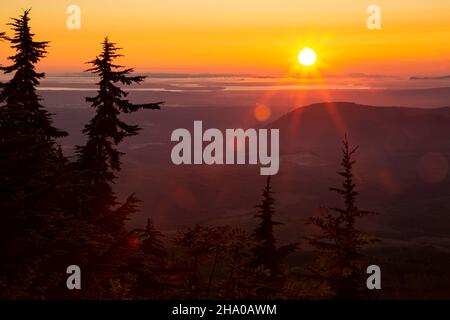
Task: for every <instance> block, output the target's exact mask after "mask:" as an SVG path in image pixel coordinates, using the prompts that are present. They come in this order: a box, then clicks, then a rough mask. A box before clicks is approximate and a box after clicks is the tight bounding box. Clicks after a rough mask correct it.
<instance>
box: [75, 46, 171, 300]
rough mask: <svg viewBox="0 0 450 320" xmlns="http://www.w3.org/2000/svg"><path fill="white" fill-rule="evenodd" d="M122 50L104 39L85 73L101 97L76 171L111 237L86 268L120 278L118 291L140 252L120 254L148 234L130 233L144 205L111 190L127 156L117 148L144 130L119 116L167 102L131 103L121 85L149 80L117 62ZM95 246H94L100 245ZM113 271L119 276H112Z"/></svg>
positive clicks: (92, 214)
mask: <svg viewBox="0 0 450 320" xmlns="http://www.w3.org/2000/svg"><path fill="white" fill-rule="evenodd" d="M119 50H120V49H119V48H118V47H116V45H115V44H114V43H112V42H110V41H109V40H108V38H105V39H104V41H103V43H102V52H101V54H100V55H99V56H98V57H97V58H95V59H94V60H92V61H90V62H89V64H91V65H92V68H90V69H88V70H86V71H87V72H91V73H93V74H96V75H98V76H99V78H100V80H99V82H98V83H97V85H98V91H97V95H96V96H95V97H88V98H86V101H87V102H90V103H91V105H92V107H93V108H95V110H96V113H95V116H94V117H93V118H92V119H91V121H90V122H89V123H88V124H87V125H86V126H85V128H84V130H83V133H84V134H86V135H87V142H86V144H85V145H83V146H77V147H76V152H77V154H78V160H77V163H76V164H75V167H76V169H77V170H78V171H79V172H81V173H82V181H83V183H81V184H80V188H81V189H80V190H79V191H80V192H79V194H81V198H80V201H79V202H80V206H81V207H82V210H81V211H82V214H83V215H84V216H85V218H86V219H87V220H88V221H90V222H91V223H92V224H93V225H94V226H96V228H98V231H99V232H100V233H102V234H103V235H104V238H105V239H109V240H108V241H107V246H108V247H107V248H106V250H103V252H101V253H100V255H99V256H98V257H97V258H95V259H90V261H89V263H88V264H89V266H88V267H87V268H88V269H89V270H94V271H93V272H92V276H93V277H97V279H99V278H103V279H104V281H110V279H115V280H114V281H115V283H116V287H123V286H124V285H125V282H127V281H128V280H127V279H124V278H122V275H124V274H125V273H126V272H132V270H125V269H126V265H127V264H128V263H129V260H128V258H130V257H128V256H127V254H128V253H129V254H130V255H135V254H137V252H134V253H132V252H131V251H125V252H123V254H118V252H120V250H121V248H123V247H124V246H127V245H129V244H132V243H137V242H139V241H141V239H142V237H143V236H145V230H143V229H136V230H131V231H128V232H127V230H126V227H125V223H126V220H127V219H128V218H129V216H130V215H131V214H133V213H135V212H136V211H137V206H138V203H139V202H140V201H139V200H138V199H137V198H136V197H135V196H134V194H132V195H130V196H129V197H128V198H127V199H126V200H125V201H124V202H123V203H119V201H118V200H117V196H116V194H115V192H114V191H113V189H112V185H113V184H114V183H115V180H116V173H117V172H119V171H120V169H121V159H120V158H121V156H122V155H123V153H122V152H120V151H119V150H118V149H117V148H118V145H119V144H120V143H121V142H122V141H123V140H124V139H125V138H126V137H130V136H134V135H136V134H137V133H138V132H139V130H140V128H139V126H137V125H131V124H127V123H125V122H124V121H122V120H121V119H120V118H119V116H120V115H121V114H129V113H133V112H136V111H138V110H141V109H160V107H161V104H162V102H158V103H147V104H134V103H131V102H130V101H129V100H127V99H126V97H127V95H128V93H127V92H125V91H123V90H122V89H121V88H120V87H119V85H125V86H127V85H131V84H134V83H140V82H142V81H143V80H144V79H145V77H142V76H132V73H133V69H132V68H124V67H122V66H120V65H117V64H115V60H116V59H117V58H119V57H120V56H121V55H120V54H119V53H118V51H119ZM93 245H94V246H95V243H94V244H93ZM134 251H136V250H134ZM124 268H125V269H124ZM111 272H112V273H115V274H113V275H111ZM115 277H117V278H115ZM120 278H121V279H120ZM99 281H100V282H101V281H102V280H99ZM106 284H107V283H106ZM104 285H105V283H103V284H99V286H100V287H102V286H104ZM126 285H129V284H126ZM115 295H116V296H121V295H117V294H115Z"/></svg>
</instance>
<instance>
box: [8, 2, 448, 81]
mask: <svg viewBox="0 0 450 320" xmlns="http://www.w3.org/2000/svg"><path fill="white" fill-rule="evenodd" d="M70 4H72V3H70V2H66V1H59V0H58V1H57V0H48V1H37V0H18V1H16V2H15V5H14V6H11V5H8V2H7V1H6V2H5V1H2V3H1V4H0V30H2V31H7V27H6V24H7V23H8V22H9V18H10V17H14V16H17V15H18V14H19V13H20V10H19V9H18V8H32V12H31V16H32V19H33V20H32V22H31V24H32V27H33V30H34V31H35V33H36V34H37V38H38V39H41V40H49V41H51V43H50V50H49V51H50V54H49V56H48V58H46V59H44V60H43V61H42V63H41V66H42V68H43V69H44V71H47V72H80V71H82V70H84V68H85V65H84V62H86V61H89V60H90V59H92V57H93V56H95V54H96V52H97V51H98V44H99V43H100V42H101V41H102V39H103V37H104V36H106V35H108V36H109V37H110V38H111V40H112V41H115V42H117V43H119V44H120V46H121V47H123V48H124V49H125V50H124V52H123V53H124V55H125V56H126V58H124V59H123V64H125V65H132V66H136V67H137V69H136V70H137V71H139V72H189V73H192V72H207V73H251V74H258V75H285V74H286V73H288V72H289V70H290V68H291V67H292V63H293V62H294V60H293V59H292V58H291V57H292V56H295V57H296V56H297V55H298V52H299V50H301V49H302V48H303V47H305V44H309V43H312V44H313V45H315V44H317V43H318V42H320V41H322V39H324V38H326V40H325V41H322V42H323V43H322V44H321V46H322V47H321V48H320V51H318V52H317V53H318V54H319V55H320V59H321V60H322V59H325V60H326V61H327V62H328V63H329V65H331V66H332V68H330V69H327V70H326V73H327V74H330V73H332V74H351V73H364V74H374V73H376V74H386V75H406V76H410V75H411V72H414V74H419V75H420V74H425V75H429V74H439V73H441V72H442V66H443V65H446V66H448V65H450V58H449V57H450V42H449V41H446V39H449V38H450V29H449V28H448V27H446V26H448V21H449V20H450V2H449V1H446V0H437V1H433V2H430V1H425V0H416V1H413V3H410V4H408V6H410V7H409V8H408V7H407V5H406V4H405V3H403V2H393V1H388V0H380V1H378V2H377V4H378V5H379V6H381V7H382V8H383V27H382V29H381V30H376V31H371V30H368V29H367V28H366V24H365V21H366V18H367V14H366V8H367V5H368V4H367V2H366V1H350V0H344V1H338V2H336V1H331V0H326V1H321V2H320V3H312V2H309V1H298V0H295V1H294V0H287V1H283V4H282V5H281V4H280V3H279V2H277V1H269V0H262V1H256V0H249V1H245V2H242V1H237V0H230V1H226V2H224V1H222V2H217V1H211V2H210V1H204V0H193V1H189V2H186V1H181V0H174V1H169V2H165V1H140V0H130V1H128V2H127V3H126V5H125V4H124V2H121V1H112V2H111V1H105V0H97V1H88V0H79V1H76V3H74V4H77V5H78V6H79V7H80V9H81V30H68V29H67V28H66V27H65V25H66V19H67V17H68V15H67V14H66V8H67V7H68V6H69V5H70ZM437 8H439V9H437ZM236 12H238V14H236ZM312 48H314V49H316V48H315V47H314V46H313V47H312ZM0 50H2V51H4V50H7V51H8V53H9V52H10V50H9V49H8V48H7V45H6V44H5V43H0ZM406 53H407V54H406ZM5 56H6V55H5V54H4V55H1V58H0V59H2V60H0V63H1V64H4V63H5V60H4V59H5ZM405 56H407V59H405ZM295 59H296V58H295ZM411 66H414V69H413V70H412V69H411Z"/></svg>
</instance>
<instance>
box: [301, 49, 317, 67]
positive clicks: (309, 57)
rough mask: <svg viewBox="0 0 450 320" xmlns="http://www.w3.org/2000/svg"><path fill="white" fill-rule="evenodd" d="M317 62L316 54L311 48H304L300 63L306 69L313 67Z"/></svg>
mask: <svg viewBox="0 0 450 320" xmlns="http://www.w3.org/2000/svg"><path fill="white" fill-rule="evenodd" d="M316 60H317V56H316V53H315V52H314V50H313V49H311V48H304V49H302V50H301V51H300V53H299V54H298V62H299V63H300V64H301V65H304V66H306V67H309V66H312V65H313V64H314V63H315V62H316Z"/></svg>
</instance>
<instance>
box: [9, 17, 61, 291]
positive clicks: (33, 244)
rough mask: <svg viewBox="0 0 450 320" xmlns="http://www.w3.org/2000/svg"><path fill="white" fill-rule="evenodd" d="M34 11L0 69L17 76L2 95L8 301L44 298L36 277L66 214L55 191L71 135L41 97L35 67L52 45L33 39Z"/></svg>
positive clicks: (19, 27)
mask: <svg viewBox="0 0 450 320" xmlns="http://www.w3.org/2000/svg"><path fill="white" fill-rule="evenodd" d="M29 12H30V11H29V10H26V11H24V12H23V14H22V15H21V16H20V17H19V18H13V19H12V21H11V23H9V25H10V26H11V28H12V30H13V35H12V36H5V35H3V38H4V39H6V40H7V41H8V42H9V43H10V44H11V48H12V49H13V50H14V54H13V55H12V56H10V57H9V58H8V59H9V60H10V61H11V64H10V65H7V66H1V67H0V70H1V71H3V73H5V74H12V77H11V79H10V80H9V81H8V82H6V83H3V84H1V91H0V181H1V184H0V251H1V252H2V263H1V264H0V278H1V279H0V282H2V284H3V286H4V287H5V288H7V290H8V297H32V296H34V295H39V294H40V290H42V286H41V285H40V284H38V282H39V281H38V280H37V279H38V278H39V277H40V276H41V271H42V269H43V268H45V265H46V262H47V261H48V260H49V259H50V256H51V255H52V253H54V251H53V250H52V249H54V246H53V244H51V241H53V240H50V239H48V238H47V235H48V234H55V232H57V228H56V227H55V224H56V223H55V220H56V219H58V217H60V216H61V215H62V213H61V210H60V207H59V204H58V195H57V192H56V191H57V190H58V188H59V187H60V182H61V180H62V176H63V172H64V165H65V159H64V157H63V156H62V154H61V153H60V150H59V148H58V146H57V145H56V139H57V138H60V137H63V136H65V135H66V133H65V132H63V131H60V130H58V129H56V128H55V127H54V126H53V125H52V120H51V115H50V114H49V113H48V111H47V110H46V109H45V108H44V107H43V106H42V105H41V103H40V100H41V99H40V97H39V95H38V94H37V93H36V87H37V86H38V85H39V81H40V79H42V78H43V77H44V74H43V73H38V72H37V71H36V67H35V65H36V64H37V63H38V62H39V61H40V59H41V58H43V57H45V55H46V47H47V44H48V42H45V41H43V42H38V41H35V40H34V34H33V33H32V32H31V30H30V26H29V21H30V18H29ZM43 252H45V254H43ZM48 283H52V279H50V280H49V279H48V280H47V284H48ZM44 286H45V285H44Z"/></svg>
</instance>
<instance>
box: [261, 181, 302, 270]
mask: <svg viewBox="0 0 450 320" xmlns="http://www.w3.org/2000/svg"><path fill="white" fill-rule="evenodd" d="M274 203H275V199H274V198H273V191H272V186H271V178H270V176H269V177H268V178H267V182H266V186H265V188H264V191H263V193H262V200H261V204H259V205H257V206H256V208H258V209H259V211H258V214H257V215H256V217H257V218H258V219H259V220H260V223H259V224H258V226H257V227H256V229H255V230H254V231H253V236H254V238H255V239H256V241H257V242H258V244H257V245H256V246H255V248H254V249H253V253H254V265H256V266H263V267H264V268H265V269H267V270H269V271H270V277H271V278H273V279H274V278H275V277H276V276H277V275H279V273H280V266H281V265H282V264H283V260H284V258H285V257H286V255H288V254H289V253H291V252H293V251H294V250H295V248H296V244H290V245H287V246H282V247H280V248H278V247H277V245H276V237H275V234H274V233H275V230H274V227H275V226H277V225H281V223H280V222H277V221H274V219H273V215H274V214H275V208H274Z"/></svg>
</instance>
